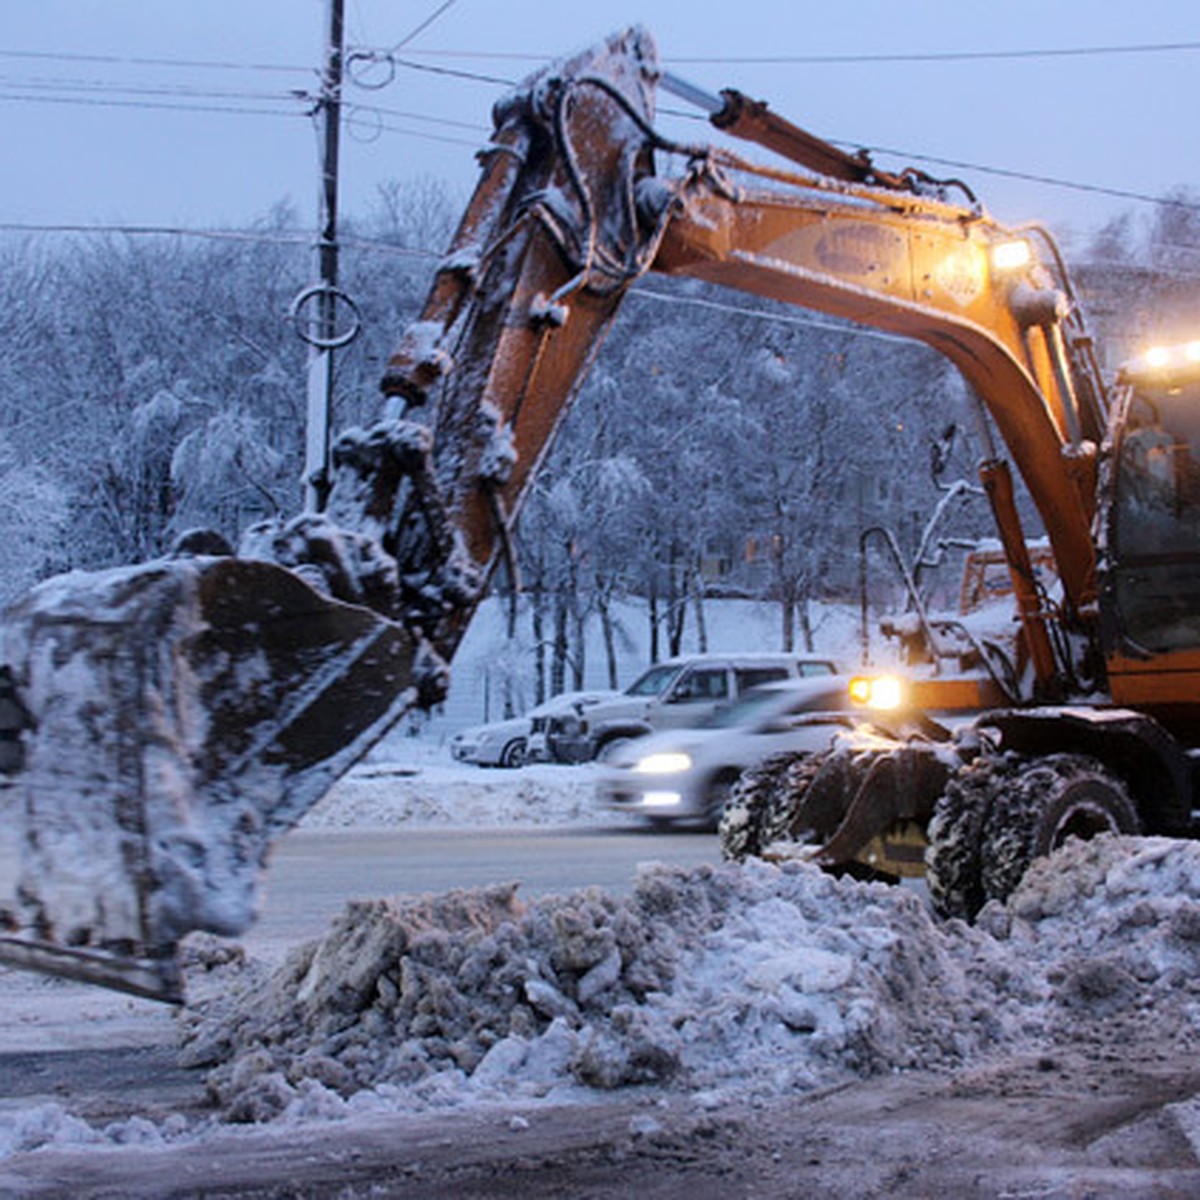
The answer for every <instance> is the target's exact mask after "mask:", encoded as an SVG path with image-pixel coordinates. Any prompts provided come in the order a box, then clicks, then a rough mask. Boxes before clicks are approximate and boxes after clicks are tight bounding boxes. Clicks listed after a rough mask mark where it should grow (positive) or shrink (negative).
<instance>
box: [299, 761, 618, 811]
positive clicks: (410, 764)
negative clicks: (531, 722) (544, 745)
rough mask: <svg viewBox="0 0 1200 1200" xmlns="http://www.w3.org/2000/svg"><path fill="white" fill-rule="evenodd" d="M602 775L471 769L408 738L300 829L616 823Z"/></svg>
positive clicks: (354, 776)
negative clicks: (605, 803) (601, 798)
mask: <svg viewBox="0 0 1200 1200" xmlns="http://www.w3.org/2000/svg"><path fill="white" fill-rule="evenodd" d="M596 770H597V768H596V767H595V766H594V765H593V764H591V763H586V764H583V765H580V766H575V767H568V766H561V765H557V764H554V765H551V764H545V765H536V766H528V767H522V768H521V769H520V770H518V771H506V770H501V769H498V768H487V767H476V766H470V765H466V766H464V765H460V764H456V763H454V762H453V761H452V760H451V759H450V757H449V755H448V754H447V753H446V751H444V750H442V749H440V748H438V747H436V746H432V745H430V744H428V743H425V742H420V741H415V740H409V739H406V740H405V741H404V742H403V743H402V744H401V745H400V746H399V747H398V748H397V747H396V746H395V745H393V746H389V747H388V748H387V752H386V753H385V754H381V755H379V756H377V758H375V759H373V760H372V761H368V762H366V763H364V764H363V765H361V766H359V767H356V768H355V769H354V770H353V771H351V772H350V773H349V774H348V775H346V776H345V777H344V778H342V779H341V780H339V781H338V782H337V783H336V784H335V785H334V787H333V788H332V789H331V790H330V792H329V794H328V795H327V796H326V797H325V798H324V799H323V800H321V801H320V802H319V803H318V804H317V805H315V806H314V807H313V808H312V809H310V810H309V812H308V813H307V814H306V815H305V817H304V819H303V820H302V821H301V822H300V828H302V829H332V828H355V829H368V828H379V827H384V828H391V827H393V826H397V825H406V826H410V827H411V826H414V825H421V826H428V825H437V826H446V827H454V828H478V827H481V826H483V827H487V826H491V827H496V828H501V827H505V828H509V827H511V828H517V827H526V826H555V827H560V828H561V827H563V826H567V825H602V824H610V825H611V824H612V814H611V813H610V814H605V813H604V812H603V811H602V810H601V809H600V808H599V806H598V805H597V804H596V801H595V792H596Z"/></svg>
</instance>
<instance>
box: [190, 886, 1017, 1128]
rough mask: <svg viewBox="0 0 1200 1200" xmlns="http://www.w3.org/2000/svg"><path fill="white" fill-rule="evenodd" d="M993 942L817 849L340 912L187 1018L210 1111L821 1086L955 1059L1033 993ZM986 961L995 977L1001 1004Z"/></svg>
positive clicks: (259, 1113) (1000, 1028) (998, 1034)
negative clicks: (821, 856) (823, 860)
mask: <svg viewBox="0 0 1200 1200" xmlns="http://www.w3.org/2000/svg"><path fill="white" fill-rule="evenodd" d="M995 945H996V943H995V942H994V941H993V939H992V938H990V937H989V936H987V935H986V934H983V933H979V932H977V931H975V930H972V929H969V928H967V927H966V926H964V925H961V924H956V925H954V926H939V925H938V924H937V923H936V922H935V921H934V920H933V918H931V917H930V916H929V914H928V912H927V910H926V908H925V906H924V905H923V903H922V902H921V900H920V899H919V898H918V897H917V896H915V895H914V894H913V893H911V892H906V891H903V890H900V889H894V888H888V887H884V886H882V885H878V884H870V885H868V884H859V883H854V882H850V881H838V880H835V879H833V878H831V877H829V876H827V875H825V874H823V873H821V872H820V871H818V870H816V869H815V868H812V867H810V866H807V865H801V864H787V865H785V866H783V867H771V866H766V865H764V864H750V865H747V866H745V867H735V866H724V867H717V868H713V867H700V868H696V869H693V870H690V871H684V870H680V869H674V868H667V867H662V866H658V867H652V868H648V869H646V870H644V871H643V872H642V874H641V875H640V877H639V879H638V881H637V884H636V887H635V890H634V894H633V895H632V896H631V897H629V898H628V899H617V898H614V897H612V896H611V895H608V894H606V893H604V892H602V891H599V890H596V889H589V890H587V891H581V892H578V893H575V894H572V895H569V896H562V897H549V898H546V899H544V900H541V901H538V902H535V903H531V904H529V905H523V904H521V903H520V902H519V901H518V900H517V898H516V895H515V888H512V887H508V888H492V889H486V890H475V891H469V892H456V893H450V894H447V895H445V896H440V897H425V898H421V899H417V900H411V901H391V900H377V901H372V902H360V903H355V904H352V905H350V906H348V907H347V909H346V910H345V911H344V913H343V915H342V916H341V917H340V918H339V919H338V920H337V921H335V922H334V924H333V925H332V926H331V928H330V930H329V932H328V933H327V935H326V936H325V937H324V938H323V939H322V940H321V941H320V942H317V943H312V944H310V945H308V946H306V947H304V948H302V949H301V950H300V951H298V952H297V953H296V954H294V955H293V956H292V957H291V959H289V961H288V962H287V963H285V964H284V966H283V967H282V968H280V970H279V971H278V972H276V973H275V975H274V976H273V977H271V978H270V979H268V980H266V981H264V980H262V979H260V978H255V979H253V980H251V981H249V983H248V984H247V986H245V987H244V989H243V990H242V992H241V995H240V997H235V998H234V999H233V1000H232V1001H231V1000H229V999H228V995H227V994H223V996H222V998H221V999H219V1000H216V1001H214V1002H213V1003H212V1004H210V1005H209V1006H208V1007H207V1009H206V1010H204V1011H202V1012H201V1013H200V1015H199V1016H193V1017H192V1018H191V1022H190V1025H191V1027H190V1029H188V1031H187V1039H188V1043H189V1044H188V1048H187V1052H186V1053H187V1057H188V1061H189V1062H190V1063H192V1064H206V1063H220V1065H219V1066H217V1067H216V1068H215V1069H214V1070H213V1071H212V1072H211V1074H210V1076H209V1088H210V1091H211V1093H212V1095H213V1098H214V1099H215V1100H216V1102H217V1104H218V1107H219V1108H220V1110H221V1111H222V1113H223V1114H224V1115H225V1116H226V1117H227V1118H229V1119H234V1120H262V1119H267V1118H270V1117H273V1116H275V1115H277V1114H279V1113H282V1112H293V1113H294V1112H295V1111H296V1108H297V1106H300V1107H303V1108H306V1109H307V1108H310V1107H311V1106H312V1105H313V1104H314V1103H315V1099H314V1098H315V1097H316V1096H317V1095H318V1094H323V1097H324V1099H323V1103H324V1104H325V1105H326V1106H328V1105H329V1104H333V1105H334V1106H335V1107H336V1103H337V1101H338V1099H339V1098H343V1099H344V1098H345V1097H349V1096H352V1095H353V1094H354V1093H356V1092H359V1091H362V1090H363V1089H375V1092H376V1094H381V1093H382V1094H386V1095H393V1094H396V1093H397V1092H402V1093H403V1095H404V1102H405V1104H406V1105H409V1106H414V1105H423V1104H437V1103H446V1102H452V1103H454V1102H458V1103H461V1102H465V1101H466V1100H467V1099H468V1098H475V1099H481V1098H502V1097H507V1098H514V1097H520V1098H534V1097H542V1096H547V1095H550V1094H552V1093H554V1094H558V1095H559V1096H560V1097H561V1096H562V1094H563V1091H564V1089H566V1090H567V1091H571V1090H572V1089H577V1088H579V1087H581V1086H582V1087H586V1088H600V1089H611V1088H617V1087H623V1086H627V1085H636V1084H656V1085H668V1086H680V1087H686V1088H689V1089H712V1088H721V1087H726V1086H736V1085H739V1084H741V1083H744V1082H750V1081H752V1082H753V1085H754V1087H755V1088H757V1089H759V1090H763V1091H769V1090H774V1089H788V1088H805V1089H806V1088H811V1087H815V1086H819V1085H821V1084H824V1083H829V1082H834V1081H837V1080H840V1079H843V1078H847V1077H849V1076H851V1075H853V1074H869V1073H873V1072H877V1071H883V1070H888V1069H891V1068H894V1067H909V1066H918V1065H920V1066H929V1065H933V1064H947V1065H948V1064H953V1063H957V1062H961V1061H963V1060H964V1059H965V1058H967V1057H969V1056H972V1055H977V1054H979V1053H981V1052H983V1051H984V1050H985V1049H986V1048H987V1047H988V1046H990V1045H991V1044H993V1043H994V1042H995V1041H996V1040H997V1039H998V1038H1002V1037H1005V1036H1010V1035H1011V1031H1012V1029H1013V1028H1015V1027H1016V1025H1017V1024H1018V1023H1019V1014H1018V1009H1019V1007H1020V1005H1021V1004H1022V1003H1023V1002H1025V1001H1026V1000H1028V999H1029V998H1030V997H1029V996H1028V995H1027V993H1026V990H1025V986H1024V984H1022V983H1021V982H1020V981H1019V979H1018V978H1017V977H1016V976H1015V975H1013V974H1012V973H1007V972H1005V971H1003V970H1002V969H1000V968H998V967H996V966H995V964H992V963H990V955H991V954H993V953H994V948H995ZM981 963H983V964H985V973H986V972H987V971H990V975H991V976H995V977H1000V976H1003V977H1004V978H1005V979H1006V980H1007V983H1008V996H1007V1001H1008V1008H1007V1010H1005V1011H1000V1010H998V1009H997V1006H996V1000H997V995H996V989H995V988H986V987H985V988H983V989H982V990H981V989H980V988H979V987H978V984H977V981H976V979H975V976H977V975H978V974H979V966H980V964H981Z"/></svg>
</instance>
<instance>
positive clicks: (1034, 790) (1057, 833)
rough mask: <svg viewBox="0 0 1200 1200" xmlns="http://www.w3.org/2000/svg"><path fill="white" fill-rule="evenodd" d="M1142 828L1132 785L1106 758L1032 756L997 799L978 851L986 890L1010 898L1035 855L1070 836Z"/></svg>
mask: <svg viewBox="0 0 1200 1200" xmlns="http://www.w3.org/2000/svg"><path fill="white" fill-rule="evenodd" d="M1140 832H1141V821H1140V820H1139V818H1138V811H1137V806H1136V804H1135V803H1134V802H1133V800H1132V799H1131V798H1130V795H1129V790H1128V789H1127V788H1126V786H1125V784H1124V783H1123V782H1122V780H1120V779H1119V778H1118V777H1117V776H1116V775H1114V774H1113V773H1112V772H1111V771H1109V770H1108V769H1107V768H1106V767H1105V766H1104V765H1103V764H1102V763H1100V762H1097V761H1096V760H1095V759H1092V758H1088V757H1086V756H1085V755H1082V754H1052V755H1048V756H1047V757H1045V758H1039V759H1035V760H1032V761H1030V762H1027V763H1026V764H1025V765H1024V766H1023V767H1022V769H1021V770H1020V771H1019V772H1018V773H1017V774H1016V776H1015V778H1014V779H1013V780H1012V782H1011V784H1010V785H1009V786H1008V788H1006V789H1005V791H1004V793H1003V795H1000V796H998V797H997V798H996V801H995V805H994V808H993V811H992V818H991V820H990V821H989V822H988V829H987V831H986V834H985V837H984V839H983V845H982V847H981V852H980V858H981V880H982V884H983V890H984V894H985V895H986V897H987V898H988V899H996V900H1007V899H1008V897H1009V896H1010V895H1012V893H1013V892H1014V891H1015V890H1016V887H1017V885H1018V884H1019V883H1020V882H1021V880H1022V879H1023V878H1024V877H1025V872H1026V871H1027V870H1028V869H1029V867H1030V864H1031V863H1032V862H1033V861H1034V859H1036V858H1040V857H1042V856H1043V855H1046V854H1050V853H1051V852H1052V851H1054V850H1057V849H1058V848H1059V847H1060V846H1062V845H1063V843H1064V842H1066V841H1067V839H1068V838H1071V837H1078V838H1082V839H1084V840H1085V841H1086V840H1087V839H1089V838H1092V837H1096V836H1097V835H1098V834H1101V833H1127V834H1136V833H1140Z"/></svg>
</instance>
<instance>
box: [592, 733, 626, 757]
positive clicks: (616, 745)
mask: <svg viewBox="0 0 1200 1200" xmlns="http://www.w3.org/2000/svg"><path fill="white" fill-rule="evenodd" d="M632 741H633V738H630V737H614V738H609V739H608V741H607V742H605V743H604V745H602V746H601V747H600V749H599V750H597V751H596V761H597V762H612V760H613V758H614V756H615V755H616V754H617V752H618V751H619V750H620V749H621V747H622V746H627V745H629V743H630V742H632Z"/></svg>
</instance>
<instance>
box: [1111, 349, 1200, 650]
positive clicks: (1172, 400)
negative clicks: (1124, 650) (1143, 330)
mask: <svg viewBox="0 0 1200 1200" xmlns="http://www.w3.org/2000/svg"><path fill="white" fill-rule="evenodd" d="M1190 353H1191V357H1184V355H1182V354H1181V355H1180V359H1181V361H1180V362H1178V363H1172V362H1171V360H1170V356H1169V353H1167V352H1161V361H1162V362H1163V365H1162V366H1161V367H1159V368H1158V369H1155V368H1154V366H1153V364H1154V363H1156V362H1158V361H1160V356H1154V357H1152V358H1151V360H1150V362H1151V365H1150V366H1148V367H1147V366H1145V365H1142V366H1141V367H1140V369H1139V367H1137V366H1135V367H1133V368H1131V369H1129V370H1127V372H1126V374H1125V379H1126V381H1127V393H1126V395H1125V396H1124V403H1123V406H1122V415H1121V418H1120V419H1119V420H1118V423H1117V438H1116V443H1115V446H1114V467H1115V471H1114V488H1113V509H1112V516H1111V535H1112V542H1111V551H1112V563H1111V570H1112V575H1113V579H1112V596H1113V599H1114V601H1115V608H1116V613H1117V614H1118V618H1119V622H1120V633H1121V638H1122V640H1123V642H1124V643H1125V645H1126V646H1127V647H1128V648H1129V650H1130V651H1131V652H1132V653H1134V654H1137V655H1153V654H1164V653H1170V652H1172V651H1179V650H1192V649H1198V648H1200V342H1198V343H1195V344H1194V345H1193V346H1192V347H1191V348H1190ZM1189 367H1190V368H1191V369H1190V370H1189V369H1187V368H1189ZM1180 368H1182V369H1180Z"/></svg>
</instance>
